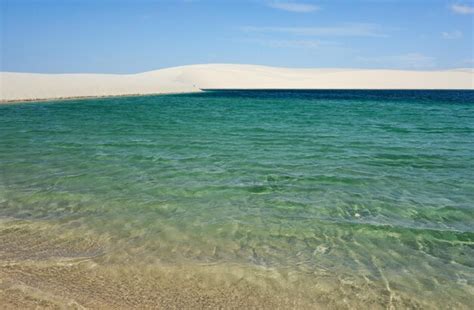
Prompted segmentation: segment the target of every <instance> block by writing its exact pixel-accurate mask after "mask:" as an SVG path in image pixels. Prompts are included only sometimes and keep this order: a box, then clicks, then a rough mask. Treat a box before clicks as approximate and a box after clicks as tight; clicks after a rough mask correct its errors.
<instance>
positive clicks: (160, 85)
mask: <svg viewBox="0 0 474 310" xmlns="http://www.w3.org/2000/svg"><path fill="white" fill-rule="evenodd" d="M209 88H213V89H214V88H224V89H225V88H239V89H241V88H242V89H474V70H472V69H457V70H445V71H403V70H365V69H364V70H363V69H291V68H276V67H266V66H255V65H230V64H209V65H192V66H182V67H175V68H168V69H161V70H156V71H150V72H144V73H139V74H126V75H118V74H36V73H13V72H1V73H0V101H2V102H8V101H16V100H39V99H54V98H71V97H88V96H120V95H143V94H164V93H180V92H196V91H200V89H209Z"/></svg>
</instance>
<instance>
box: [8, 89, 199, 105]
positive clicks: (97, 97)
mask: <svg viewBox="0 0 474 310" xmlns="http://www.w3.org/2000/svg"><path fill="white" fill-rule="evenodd" d="M199 92H200V91H195V92H175V93H151V94H125V95H104V96H72V97H52V98H38V99H12V100H0V105H6V104H17V103H25V104H27V103H35V102H46V101H72V100H88V99H108V98H126V97H130V98H134V97H146V96H160V95H180V94H193V93H199Z"/></svg>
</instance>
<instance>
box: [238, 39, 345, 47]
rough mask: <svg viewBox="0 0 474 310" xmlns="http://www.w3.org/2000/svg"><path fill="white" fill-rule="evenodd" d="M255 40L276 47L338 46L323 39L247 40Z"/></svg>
mask: <svg viewBox="0 0 474 310" xmlns="http://www.w3.org/2000/svg"><path fill="white" fill-rule="evenodd" d="M247 41H250V42H255V43H258V44H261V45H264V46H268V47H274V48H303V49H317V48H320V47H322V46H337V45H339V44H338V43H336V42H330V41H321V40H266V39H263V40H260V39H256V40H247Z"/></svg>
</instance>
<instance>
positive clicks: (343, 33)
mask: <svg viewBox="0 0 474 310" xmlns="http://www.w3.org/2000/svg"><path fill="white" fill-rule="evenodd" d="M379 28H380V27H379V26H378V25H375V24H362V23H357V24H345V25H341V26H330V27H253V26H247V27H243V28H242V30H243V31H245V32H260V33H286V34H292V35H298V36H340V37H387V35H386V34H383V33H381V32H380V30H379Z"/></svg>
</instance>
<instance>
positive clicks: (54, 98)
mask: <svg viewBox="0 0 474 310" xmlns="http://www.w3.org/2000/svg"><path fill="white" fill-rule="evenodd" d="M233 91H235V92H240V91H249V92H253V91H255V92H259V91H263V92H267V91H375V92H377V91H415V92H417V91H439V92H445V91H474V89H467V88H453V89H429V88H427V89H402V88H400V89H388V88H387V89H370V88H338V89H334V88H332V89H330V88H299V89H298V88H296V89H295V88H245V89H242V88H206V89H200V90H198V91H188V92H172V93H150V94H124V95H104V96H72V97H52V98H38V99H12V100H0V105H7V104H18V103H24V104H28V103H36V102H48V101H72V100H89V99H109V98H125V97H130V98H134V97H147V96H166V95H181V94H197V93H201V92H233Z"/></svg>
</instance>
